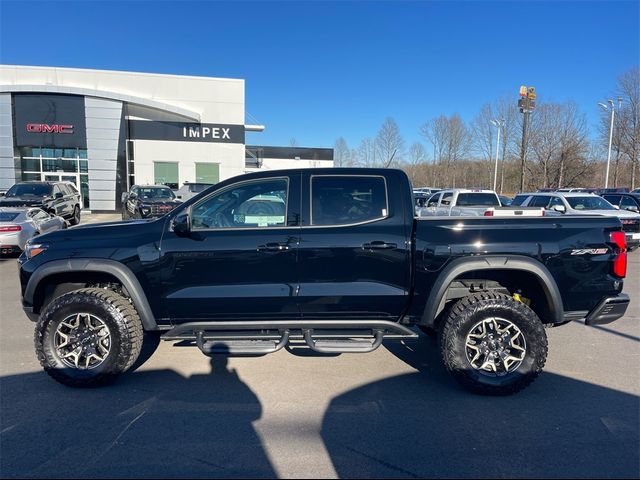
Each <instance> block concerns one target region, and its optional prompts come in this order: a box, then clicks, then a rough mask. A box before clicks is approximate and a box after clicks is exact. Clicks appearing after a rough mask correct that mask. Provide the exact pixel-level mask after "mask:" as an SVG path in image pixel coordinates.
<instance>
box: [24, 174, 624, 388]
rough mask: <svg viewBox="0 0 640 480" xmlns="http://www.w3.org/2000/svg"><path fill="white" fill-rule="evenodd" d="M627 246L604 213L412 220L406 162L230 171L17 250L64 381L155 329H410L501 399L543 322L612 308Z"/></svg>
mask: <svg viewBox="0 0 640 480" xmlns="http://www.w3.org/2000/svg"><path fill="white" fill-rule="evenodd" d="M480 193H483V192H480ZM444 194H446V195H448V194H449V193H444ZM496 200H497V199H496ZM626 255H627V254H626V245H625V236H624V233H623V232H622V229H621V224H620V221H619V220H618V219H617V218H613V217H555V218H503V217H483V216H480V217H465V218H461V217H432V218H416V217H415V216H414V200H413V195H412V191H411V185H410V182H409V179H408V178H407V176H406V174H405V173H404V172H402V171H400V170H393V169H354V168H343V169H339V170H336V169H306V170H301V169H297V170H282V171H265V172H259V173H252V174H248V175H243V176H240V177H235V178H231V179H228V180H225V181H223V182H220V183H219V184H217V185H216V186H215V187H213V188H212V189H209V190H207V191H206V192H204V193H203V194H201V195H198V196H196V197H194V198H192V199H190V200H188V201H187V202H185V203H184V204H181V205H178V206H177V207H176V208H175V209H174V210H172V211H171V212H169V213H168V214H166V215H165V216H163V217H161V218H158V219H155V220H137V221H135V220H134V221H129V222H112V223H104V224H97V225H92V226H86V227H80V228H74V229H69V230H65V231H60V232H55V233H51V234H47V235H43V236H41V237H39V238H38V239H37V241H32V242H31V243H29V244H28V246H27V248H26V251H25V252H24V253H23V255H21V257H20V258H19V264H20V280H21V286H22V304H23V307H24V310H25V312H26V313H27V315H28V316H29V317H30V318H31V319H32V320H34V321H36V322H37V323H36V327H35V348H36V352H37V356H38V359H39V360H40V363H41V364H42V366H43V368H44V370H45V371H46V372H47V373H48V374H49V375H50V376H52V377H53V378H54V379H56V380H57V381H59V382H61V383H63V384H65V385H69V386H74V387H86V386H95V385H100V384H104V383H107V382H109V381H111V380H112V379H113V378H115V377H116V376H117V375H119V374H122V373H124V372H126V371H127V370H128V369H130V368H131V366H132V365H133V364H134V362H136V361H137V360H138V357H139V355H140V352H141V349H142V345H143V343H144V342H147V341H151V340H149V339H153V338H156V339H157V338H158V336H159V337H160V338H161V339H163V340H168V341H180V342H181V343H182V344H184V343H193V344H195V345H197V347H198V348H200V350H202V352H203V353H205V354H207V355H212V354H215V353H217V352H220V353H227V354H229V353H230V354H265V353H271V352H276V351H278V350H280V349H281V348H283V347H284V346H286V345H287V344H289V343H297V344H302V345H307V346H308V347H309V348H310V349H313V350H314V351H316V352H318V353H328V354H335V353H343V352H344V353H357V352H360V353H364V352H370V351H372V350H375V349H376V348H378V347H379V346H380V345H381V344H382V342H383V340H385V339H389V340H393V339H401V338H411V337H416V336H417V333H416V330H415V328H414V327H419V328H420V329H422V330H424V331H426V332H429V333H435V334H437V336H438V338H439V349H440V353H441V356H442V360H443V362H444V365H445V366H446V368H447V370H448V371H449V372H450V373H451V374H452V375H453V376H454V377H455V378H456V379H457V380H458V381H459V382H460V383H462V384H463V385H464V386H465V387H467V388H469V389H470V390H472V391H474V392H478V393H483V394H492V395H505V394H510V393H514V392H516V391H518V390H521V389H522V388H524V387H526V386H527V385H529V384H530V383H531V382H532V381H533V380H534V379H535V378H536V377H537V376H538V374H539V373H540V372H541V371H542V369H543V367H544V364H545V361H546V357H547V347H548V345H547V338H546V333H545V328H544V327H545V326H552V325H562V324H563V323H566V322H569V321H572V320H581V321H584V322H585V323H586V324H587V325H596V324H600V323H608V322H611V321H614V320H616V319H618V318H620V317H621V316H622V315H623V314H624V312H625V310H626V308H627V305H628V303H629V297H628V296H627V295H625V294H624V293H622V287H623V279H624V277H625V274H626ZM594 348H595V349H597V346H594ZM256 361H259V360H256ZM582 361H589V359H582Z"/></svg>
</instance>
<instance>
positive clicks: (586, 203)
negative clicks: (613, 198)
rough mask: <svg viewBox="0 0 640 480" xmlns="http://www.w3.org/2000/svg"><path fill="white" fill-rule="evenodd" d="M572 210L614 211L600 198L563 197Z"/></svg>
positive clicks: (611, 206)
mask: <svg viewBox="0 0 640 480" xmlns="http://www.w3.org/2000/svg"><path fill="white" fill-rule="evenodd" d="M565 200H566V201H567V202H569V205H570V206H571V208H573V209H574V210H615V208H614V207H613V205H611V204H610V203H609V202H607V201H606V200H605V199H603V198H600V197H596V196H593V197H565Z"/></svg>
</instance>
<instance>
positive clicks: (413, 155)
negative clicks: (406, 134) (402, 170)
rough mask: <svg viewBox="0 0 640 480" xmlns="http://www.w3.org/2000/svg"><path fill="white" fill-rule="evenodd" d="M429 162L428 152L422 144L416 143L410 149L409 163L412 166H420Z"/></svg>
mask: <svg viewBox="0 0 640 480" xmlns="http://www.w3.org/2000/svg"><path fill="white" fill-rule="evenodd" d="M426 161H427V152H426V151H425V149H424V146H423V145H422V144H421V143H420V142H414V143H413V144H411V147H409V163H411V165H420V164H422V163H425V162H426Z"/></svg>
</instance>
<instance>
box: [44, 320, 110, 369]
mask: <svg viewBox="0 0 640 480" xmlns="http://www.w3.org/2000/svg"><path fill="white" fill-rule="evenodd" d="M54 347H55V349H56V353H57V355H58V357H59V358H60V360H62V362H63V363H64V364H65V365H67V366H68V367H71V368H77V369H80V370H90V369H92V368H96V367H98V366H99V365H101V364H102V362H104V361H105V359H106V358H107V357H108V356H109V352H110V351H111V332H110V331H109V327H107V325H106V324H105V323H104V322H103V321H102V320H101V319H99V318H98V317H96V316H95V315H92V314H90V313H78V314H74V315H70V316H68V317H67V318H65V319H64V320H63V321H62V322H60V324H59V325H58V328H56V333H55V336H54Z"/></svg>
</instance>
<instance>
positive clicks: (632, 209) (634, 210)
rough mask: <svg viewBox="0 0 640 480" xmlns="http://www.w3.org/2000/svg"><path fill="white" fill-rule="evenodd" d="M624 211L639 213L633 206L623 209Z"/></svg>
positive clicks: (638, 209)
mask: <svg viewBox="0 0 640 480" xmlns="http://www.w3.org/2000/svg"><path fill="white" fill-rule="evenodd" d="M625 210H628V211H630V212H634V213H640V208H638V207H636V206H635V205H631V206H630V207H627V208H625Z"/></svg>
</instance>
